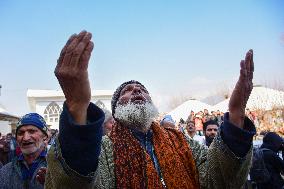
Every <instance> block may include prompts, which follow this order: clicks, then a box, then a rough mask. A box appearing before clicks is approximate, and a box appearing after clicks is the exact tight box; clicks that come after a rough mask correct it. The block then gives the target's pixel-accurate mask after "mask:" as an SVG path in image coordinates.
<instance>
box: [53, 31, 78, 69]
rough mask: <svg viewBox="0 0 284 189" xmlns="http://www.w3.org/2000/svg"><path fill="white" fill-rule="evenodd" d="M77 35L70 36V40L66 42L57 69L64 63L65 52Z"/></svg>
mask: <svg viewBox="0 0 284 189" xmlns="http://www.w3.org/2000/svg"><path fill="white" fill-rule="evenodd" d="M76 37H77V34H73V35H71V36H70V38H69V39H68V41H67V42H66V44H65V46H64V47H63V49H62V50H61V52H60V55H59V58H58V60H57V65H56V68H55V70H57V69H58V68H60V66H61V65H62V62H63V59H64V56H65V53H66V49H67V47H68V46H69V45H70V43H71V42H72V41H73V40H74V39H75V38H76Z"/></svg>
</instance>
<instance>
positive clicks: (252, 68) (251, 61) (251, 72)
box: [249, 49, 254, 81]
mask: <svg viewBox="0 0 284 189" xmlns="http://www.w3.org/2000/svg"><path fill="white" fill-rule="evenodd" d="M250 52H251V59H250V75H249V79H250V80H251V81H252V79H253V72H254V61H253V50H252V49H250Z"/></svg>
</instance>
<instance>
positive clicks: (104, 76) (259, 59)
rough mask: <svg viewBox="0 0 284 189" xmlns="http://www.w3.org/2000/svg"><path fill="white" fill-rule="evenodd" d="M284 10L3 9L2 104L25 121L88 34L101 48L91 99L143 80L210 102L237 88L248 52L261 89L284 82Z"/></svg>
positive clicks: (153, 5) (240, 4) (51, 4)
mask: <svg viewBox="0 0 284 189" xmlns="http://www.w3.org/2000/svg"><path fill="white" fill-rule="evenodd" d="M283 10H284V1H282V0H278V1H277V0H270V1H267V0H239V1H234V2H233V1H218V0H216V1H209V0H208V1H173V0H172V1H169V0H149V1H134V0H133V1H132V0H129V1H124V0H120V1H115V0H114V1H108V0H105V1H103V0H101V1H96V0H90V1H68V0H66V1H56V0H51V1H44V0H30V1H20V0H18V1H8V0H2V1H0V26H1V29H0V65H1V66H0V84H1V85H2V91H1V93H2V94H1V96H0V103H1V104H3V105H4V106H5V107H6V109H7V110H8V111H10V112H12V113H14V114H18V115H22V114H24V113H26V112H27V111H29V109H28V105H27V97H26V91H27V89H59V88H60V87H59V85H58V82H57V80H56V78H55V76H54V74H53V71H54V68H55V64H56V60H57V58H58V55H59V52H60V50H61V48H62V47H63V46H64V44H65V42H66V40H67V39H68V37H69V36H70V35H71V34H73V33H77V32H80V31H81V30H83V29H85V30H88V31H90V32H92V33H93V40H94V42H95V49H94V51H93V55H92V59H91V62H90V67H89V72H90V78H91V85H92V88H94V89H115V88H116V87H117V86H118V85H119V84H120V83H122V82H123V81H126V80H129V79H136V80H139V81H141V82H142V83H144V84H145V85H146V87H147V88H148V89H149V90H150V92H152V93H154V94H157V95H165V96H166V95H177V94H191V95H192V94H195V93H198V94H199V95H200V94H201V93H203V94H205V91H206V90H207V89H208V90H207V92H208V91H209V87H212V86H213V87H216V86H218V85H220V83H224V82H228V83H234V82H235V81H236V79H237V76H238V73H239V62H240V60H241V59H242V58H243V57H244V54H245V52H246V51H247V50H248V49H250V48H252V49H254V52H255V83H256V84H257V83H263V82H269V81H274V80H277V81H284V76H283V75H284V11H283ZM210 90H211V91H212V89H210Z"/></svg>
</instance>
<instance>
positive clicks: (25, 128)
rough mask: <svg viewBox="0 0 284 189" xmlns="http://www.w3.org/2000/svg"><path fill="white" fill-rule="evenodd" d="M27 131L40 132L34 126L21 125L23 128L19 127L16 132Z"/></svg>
mask: <svg viewBox="0 0 284 189" xmlns="http://www.w3.org/2000/svg"><path fill="white" fill-rule="evenodd" d="M27 130H40V129H39V128H37V127H36V126H34V125H23V126H21V127H20V128H19V130H18V132H19V131H22V132H24V131H27ZM40 131H41V130H40Z"/></svg>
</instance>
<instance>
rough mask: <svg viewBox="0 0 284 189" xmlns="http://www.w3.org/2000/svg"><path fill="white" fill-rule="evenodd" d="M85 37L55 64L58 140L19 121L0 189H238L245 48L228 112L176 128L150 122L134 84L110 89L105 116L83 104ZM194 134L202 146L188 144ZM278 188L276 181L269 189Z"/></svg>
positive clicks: (247, 138) (148, 105)
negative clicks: (59, 110) (61, 99)
mask: <svg viewBox="0 0 284 189" xmlns="http://www.w3.org/2000/svg"><path fill="white" fill-rule="evenodd" d="M91 38H92V34H91V33H89V32H86V31H82V32H81V33H79V34H74V35H72V36H71V37H70V38H69V40H68V41H67V43H66V45H65V46H64V48H63V49H62V51H61V54H60V57H59V59H58V62H57V66H56V68H55V75H56V77H57V79H58V81H59V84H60V86H61V88H62V90H63V92H64V95H65V98H66V101H65V103H64V105H63V111H62V114H61V117H60V123H59V129H60V132H59V134H58V135H57V136H56V137H50V133H49V130H48V128H47V125H46V123H45V121H44V119H43V118H42V117H41V116H40V115H39V114H36V113H28V114H26V115H25V116H23V117H22V118H21V119H20V121H19V123H18V124H17V128H16V133H15V141H16V144H17V145H16V149H17V148H18V149H19V152H18V153H16V155H15V156H14V157H13V158H12V159H11V161H10V162H9V160H7V162H5V163H4V164H5V165H4V166H3V167H2V168H1V169H0V189H8V188H9V189H10V188H15V189H16V188H25V189H26V188H29V189H41V188H46V189H55V188H138V189H140V188H141V189H144V188H149V189H156V188H158V189H159V188H160V189H162V188H187V189H196V188H206V189H211V188H212V189H213V188H230V189H235V188H236V189H239V188H243V187H244V186H245V183H246V180H247V178H248V172H249V169H250V165H251V159H252V153H253V152H252V141H253V136H254V135H255V134H256V129H255V126H254V124H253V122H252V121H251V120H250V119H249V118H248V117H247V116H246V114H245V107H246V104H247V101H248V98H249V96H250V93H251V91H252V86H253V85H252V79H253V72H254V62H253V51H252V50H249V51H248V52H247V53H246V56H245V58H244V60H242V61H241V63H240V76H239V79H238V82H237V83H236V86H235V89H234V91H233V93H232V96H231V98H230V103H229V112H227V113H225V114H224V115H222V114H221V113H216V115H215V113H213V112H212V114H211V115H210V114H209V113H208V111H204V112H198V113H197V114H194V112H192V113H191V114H190V115H189V117H188V119H187V120H185V121H184V120H180V122H179V123H178V128H176V126H175V122H174V121H173V120H172V118H171V116H169V115H166V116H165V117H164V118H162V119H161V120H159V121H157V120H156V118H157V116H158V110H157V108H156V107H155V105H154V104H153V102H152V99H151V97H150V93H149V91H148V90H147V88H146V87H145V86H144V85H143V84H142V83H140V82H138V81H135V80H130V81H127V82H124V83H122V84H121V85H120V86H119V87H118V88H117V89H116V91H115V92H114V94H113V97H112V101H111V113H110V112H106V111H103V110H102V109H100V108H99V107H98V106H96V105H95V104H93V103H91V90H90V81H89V77H88V64H89V59H90V56H91V52H92V50H93V47H94V44H93V42H92V41H91ZM202 134H204V135H205V139H204V141H203V142H200V141H199V142H198V141H196V140H195V138H196V137H197V136H200V135H202ZM54 136H55V135H54ZM6 138H7V137H6ZM270 138H272V139H270ZM266 139H267V138H266ZM5 140H6V139H5ZM267 140H268V141H270V140H272V141H275V140H276V141H277V144H279V143H280V146H278V147H279V148H277V149H274V150H278V151H279V150H280V147H282V145H283V143H284V142H283V141H282V138H281V137H280V138H278V137H275V136H274V135H273V137H268V139H267ZM9 143H10V144H11V140H10V142H9ZM48 143H52V144H51V145H50V146H49V145H48ZM272 143H273V142H272ZM6 146H7V145H6ZM48 146H49V147H48ZM264 147H265V148H268V147H269V145H266V146H264ZM3 149H4V145H3ZM16 151H17V150H16ZM283 170H284V169H282V170H280V169H279V168H278V169H277V171H278V172H277V173H279V174H280V172H281V171H283ZM272 181H273V182H274V183H275V181H274V180H269V182H272ZM266 184H267V183H266ZM283 185H284V183H283V184H282V183H281V182H277V185H275V188H277V189H278V188H279V189H280V188H282V187H283ZM270 186H271V185H270Z"/></svg>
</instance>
